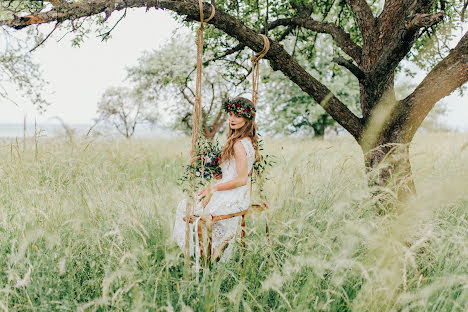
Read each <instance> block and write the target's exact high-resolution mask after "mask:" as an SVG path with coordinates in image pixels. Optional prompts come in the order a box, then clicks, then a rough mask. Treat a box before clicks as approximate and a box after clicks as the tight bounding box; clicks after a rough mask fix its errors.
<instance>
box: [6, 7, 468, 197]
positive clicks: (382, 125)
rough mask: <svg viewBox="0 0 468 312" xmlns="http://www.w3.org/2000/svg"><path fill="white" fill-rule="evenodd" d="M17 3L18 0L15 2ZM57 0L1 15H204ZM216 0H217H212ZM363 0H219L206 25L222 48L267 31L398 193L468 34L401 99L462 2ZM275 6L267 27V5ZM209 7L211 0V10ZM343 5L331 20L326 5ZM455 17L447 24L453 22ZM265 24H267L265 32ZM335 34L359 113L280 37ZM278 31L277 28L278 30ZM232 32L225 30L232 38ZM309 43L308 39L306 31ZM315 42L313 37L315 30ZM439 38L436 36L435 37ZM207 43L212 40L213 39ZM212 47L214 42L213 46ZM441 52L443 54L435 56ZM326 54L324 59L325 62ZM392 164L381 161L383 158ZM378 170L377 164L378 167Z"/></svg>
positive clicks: (464, 54) (33, 20)
mask: <svg viewBox="0 0 468 312" xmlns="http://www.w3.org/2000/svg"><path fill="white" fill-rule="evenodd" d="M15 2H20V1H15ZM54 2H55V6H50V7H48V8H43V9H42V10H40V11H39V10H37V11H35V12H33V13H31V14H29V15H24V14H23V15H22V16H19V15H15V16H13V15H11V16H10V17H9V18H7V19H5V20H3V21H0V25H7V26H10V27H13V28H16V29H21V28H24V27H27V26H29V25H31V24H40V23H51V22H56V23H63V22H65V21H74V20H77V19H80V18H84V17H89V16H95V15H98V14H105V16H106V17H108V16H109V15H110V14H111V13H112V12H114V11H118V10H122V9H126V8H129V7H147V8H148V9H149V8H152V7H154V8H156V9H168V10H171V11H173V12H175V13H176V14H177V15H180V16H184V17H185V19H186V20H187V21H197V20H199V18H200V12H199V7H198V1H197V0H179V1H177V0H171V1H165V0H125V1H123V0H86V1H85V0H82V1H81V2H66V1H54ZM213 2H214V1H213ZM379 4H380V2H377V1H374V2H373V3H372V4H371V5H370V4H369V2H367V1H365V0H345V1H334V0H329V1H321V2H320V4H318V3H317V1H312V0H289V1H287V0H280V1H266V0H265V1H262V2H260V1H245V2H244V1H227V0H224V1H216V14H215V16H214V18H213V19H211V20H210V21H209V24H211V25H213V26H214V27H215V28H216V29H217V31H218V32H220V35H219V36H218V40H213V41H212V42H214V43H216V46H217V47H220V48H219V49H223V47H225V51H224V52H223V53H224V54H225V55H228V54H232V53H235V52H237V51H239V50H243V49H244V48H245V47H249V48H250V49H253V50H255V51H260V50H261V49H262V47H263V39H262V37H261V36H259V33H260V32H262V31H265V30H266V29H268V30H270V33H271V34H272V35H271V36H270V49H269V51H268V53H267V54H266V56H265V59H267V60H268V61H269V64H270V66H271V67H272V68H273V69H274V70H280V71H281V72H283V74H284V75H285V76H286V77H288V78H289V79H290V80H291V81H293V82H294V83H296V84H297V85H298V86H299V87H300V88H301V89H302V90H303V91H304V92H306V93H307V94H309V96H311V97H312V98H313V99H314V100H315V101H316V102H317V103H320V105H322V107H323V108H324V110H325V111H326V112H327V113H328V114H330V116H331V117H332V118H333V119H334V120H336V121H337V122H338V123H339V124H340V125H341V126H342V127H343V128H345V129H346V130H347V131H348V132H349V133H350V134H351V135H352V136H353V137H354V138H355V139H356V141H357V142H358V144H359V145H360V146H361V149H362V151H363V153H364V155H365V157H364V159H365V165H366V167H367V168H368V169H369V170H370V171H372V172H373V173H374V175H372V176H371V179H370V181H371V183H372V184H374V185H375V184H376V185H383V184H384V183H386V182H388V181H389V180H394V179H390V178H391V177H395V176H399V177H400V178H399V179H397V183H399V184H400V185H401V187H400V188H399V190H398V191H399V194H405V193H406V192H407V191H408V190H409V191H412V190H414V184H413V182H412V179H411V166H410V162H409V152H408V147H409V143H410V142H411V140H412V138H413V136H414V134H415V133H416V131H417V129H418V128H419V126H420V125H421V123H422V121H423V120H424V118H425V117H426V116H427V114H428V113H429V112H430V111H431V109H432V108H433V106H434V104H435V103H437V102H438V101H439V100H440V99H441V98H443V97H445V96H447V95H449V94H450V93H452V92H453V91H454V90H455V89H457V88H459V87H461V86H462V85H463V84H464V83H465V82H466V81H467V80H468V33H465V34H464V35H463V37H462V38H461V39H460V41H459V42H458V44H457V45H456V47H455V48H453V49H451V50H450V51H447V53H445V54H444V55H443V57H442V58H441V60H440V61H439V62H438V63H437V64H436V65H435V66H433V68H432V69H431V70H430V71H429V73H428V74H427V76H426V77H425V78H424V79H423V81H422V82H421V83H420V84H419V85H418V86H417V87H416V88H415V90H414V91H413V92H412V93H411V94H410V95H408V96H407V97H405V98H403V99H397V98H396V96H395V91H394V77H395V71H396V70H397V69H398V67H399V64H400V63H401V62H402V60H403V59H405V57H407V56H408V55H411V54H417V51H418V47H419V46H420V45H421V43H422V42H424V41H427V40H428V38H430V37H431V36H434V34H435V33H437V28H438V27H437V26H436V25H437V24H443V22H444V16H452V17H451V19H452V20H453V14H455V13H453V12H454V11H456V10H458V11H461V10H462V5H463V4H462V3H461V1H456V0H451V1H450V0H386V1H385V2H383V3H382V5H379ZM265 5H269V7H270V10H269V14H268V17H267V18H265V20H266V21H267V25H266V27H264V28H263V29H262V26H263V25H264V18H263V15H261V14H260V12H261V11H260V9H261V8H264V7H265ZM210 10H211V7H210V5H209V4H207V3H205V4H204V8H203V11H204V14H205V17H206V16H209V13H210ZM331 11H333V12H338V14H335V15H336V16H338V18H337V19H335V20H327V15H328V13H329V12H331ZM451 19H449V21H450V20H451ZM265 28H266V29H265ZM297 28H301V29H306V30H308V31H311V32H314V33H325V34H328V35H330V36H331V37H332V38H333V39H334V42H335V44H336V45H337V46H338V47H339V52H338V53H337V54H343V55H345V56H340V55H337V58H336V62H337V63H339V64H341V65H342V66H343V67H345V68H346V69H347V70H349V71H350V72H352V73H353V74H354V75H355V77H356V79H357V80H358V81H359V87H360V108H361V116H357V115H356V114H354V113H353V112H352V111H351V110H350V109H349V108H348V107H347V105H346V104H345V103H343V102H342V101H340V100H339V99H338V98H337V97H336V96H335V95H334V94H333V93H332V92H331V91H330V89H329V88H328V87H327V86H326V85H324V84H323V83H322V82H320V81H319V80H318V79H316V78H314V77H313V76H312V75H311V74H310V73H309V72H307V71H306V70H305V69H304V68H303V67H302V66H301V65H300V64H299V63H298V62H297V61H296V60H295V59H294V58H293V57H292V56H291V54H290V53H288V52H287V51H286V49H285V48H284V47H283V45H282V44H281V41H282V40H284V38H286V37H287V36H288V35H289V34H290V33H291V32H292V30H294V29H297ZM275 29H277V31H274V30H275ZM224 34H227V35H228V36H225V35H224ZM303 37H304V38H305V39H304V40H307V36H303ZM310 38H311V39H312V38H313V37H310ZM435 40H437V39H435ZM208 44H209V42H208ZM208 44H207V45H208ZM435 59H437V58H435ZM318 61H319V60H318ZM383 160H386V165H384V166H382V164H381V163H382V161H383ZM374 168H378V169H377V170H372V169H374Z"/></svg>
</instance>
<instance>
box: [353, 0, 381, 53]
mask: <svg viewBox="0 0 468 312" xmlns="http://www.w3.org/2000/svg"><path fill="white" fill-rule="evenodd" d="M346 2H347V3H348V5H349V7H350V8H351V11H353V13H354V16H355V17H356V22H357V24H358V25H359V29H360V30H361V34H362V38H363V41H364V44H366V43H367V42H368V40H369V39H370V38H371V37H373V35H374V34H375V25H376V18H375V17H374V15H373V14H372V10H371V8H370V7H369V5H368V4H367V2H366V0H346Z"/></svg>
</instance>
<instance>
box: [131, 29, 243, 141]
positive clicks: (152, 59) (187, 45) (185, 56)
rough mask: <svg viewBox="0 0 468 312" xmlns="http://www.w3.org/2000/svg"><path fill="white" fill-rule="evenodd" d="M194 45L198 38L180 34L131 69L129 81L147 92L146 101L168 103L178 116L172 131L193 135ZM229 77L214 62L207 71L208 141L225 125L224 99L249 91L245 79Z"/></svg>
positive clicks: (205, 129)
mask: <svg viewBox="0 0 468 312" xmlns="http://www.w3.org/2000/svg"><path fill="white" fill-rule="evenodd" d="M194 42H195V38H194V36H192V35H186V34H178V35H177V36H175V37H174V38H173V39H172V40H171V41H170V42H168V43H167V44H165V45H164V46H163V47H162V48H161V49H158V50H155V51H152V52H147V53H145V54H144V55H143V56H142V57H140V59H139V60H138V64H137V65H136V66H133V67H130V68H128V78H129V79H130V80H131V81H132V83H134V84H135V85H136V88H137V89H140V90H145V91H144V92H142V94H143V96H144V98H145V101H148V102H159V103H161V102H164V103H165V105H166V106H168V109H169V111H170V112H171V113H172V115H173V116H175V119H174V120H173V121H172V122H171V124H170V127H171V128H173V129H176V130H182V131H183V132H184V133H187V134H188V133H190V132H191V131H192V113H193V105H194V103H195V75H196V71H195V69H196V60H195V55H196V49H195V47H194ZM190 56H193V57H190ZM212 57H213V56H212V54H211V53H210V51H207V53H205V59H207V58H212ZM227 74H228V73H227V72H225V71H224V69H223V66H220V64H219V63H214V62H212V63H211V64H209V65H206V66H205V67H204V69H203V94H202V96H203V101H202V104H203V105H202V118H201V127H202V131H203V132H202V133H203V135H204V136H205V137H206V138H208V139H213V138H214V136H215V134H216V133H218V132H219V131H220V130H221V129H222V126H223V125H224V124H225V121H226V119H227V114H226V113H225V112H224V111H223V109H222V103H223V101H224V99H225V98H226V97H228V96H231V97H233V96H237V95H239V94H242V93H245V92H246V89H247V88H248V83H246V81H245V79H243V80H241V81H240V82H238V83H233V82H232V81H231V80H229V79H228V78H227V77H226V75H227Z"/></svg>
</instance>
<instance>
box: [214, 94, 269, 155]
mask: <svg viewBox="0 0 468 312" xmlns="http://www.w3.org/2000/svg"><path fill="white" fill-rule="evenodd" d="M239 99H241V100H243V101H245V102H247V103H249V105H250V106H252V107H253V104H252V102H251V101H250V100H249V99H246V98H244V97H240V96H239V97H236V98H235V99H234V100H239ZM242 118H244V120H245V124H244V125H243V126H242V127H241V128H239V129H231V128H230V127H229V126H228V131H227V141H226V144H225V145H224V148H223V150H222V151H221V163H223V162H225V161H228V160H229V159H230V158H231V157H232V156H233V155H234V144H235V143H236V142H237V140H239V139H242V138H244V137H249V138H250V140H251V141H252V145H253V147H254V149H255V161H259V160H261V156H260V153H259V152H258V135H257V124H256V123H255V118H252V119H247V118H245V117H242Z"/></svg>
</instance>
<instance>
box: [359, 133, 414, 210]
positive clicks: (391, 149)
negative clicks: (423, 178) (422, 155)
mask: <svg viewBox="0 0 468 312" xmlns="http://www.w3.org/2000/svg"><path fill="white" fill-rule="evenodd" d="M361 149H362V151H363V154H364V163H365V167H366V174H367V179H368V185H369V188H370V190H371V193H372V194H373V195H377V194H384V193H389V192H390V194H391V193H394V194H395V195H396V197H397V198H398V199H399V200H401V201H404V200H406V199H407V198H408V196H409V195H412V194H414V193H415V192H416V188H415V186H414V181H413V176H412V171H411V163H410V159H409V143H400V142H395V140H392V139H390V138H386V139H385V140H384V141H381V142H379V144H378V145H376V146H374V147H373V148H371V149H368V148H367V147H366V146H363V145H361Z"/></svg>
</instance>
